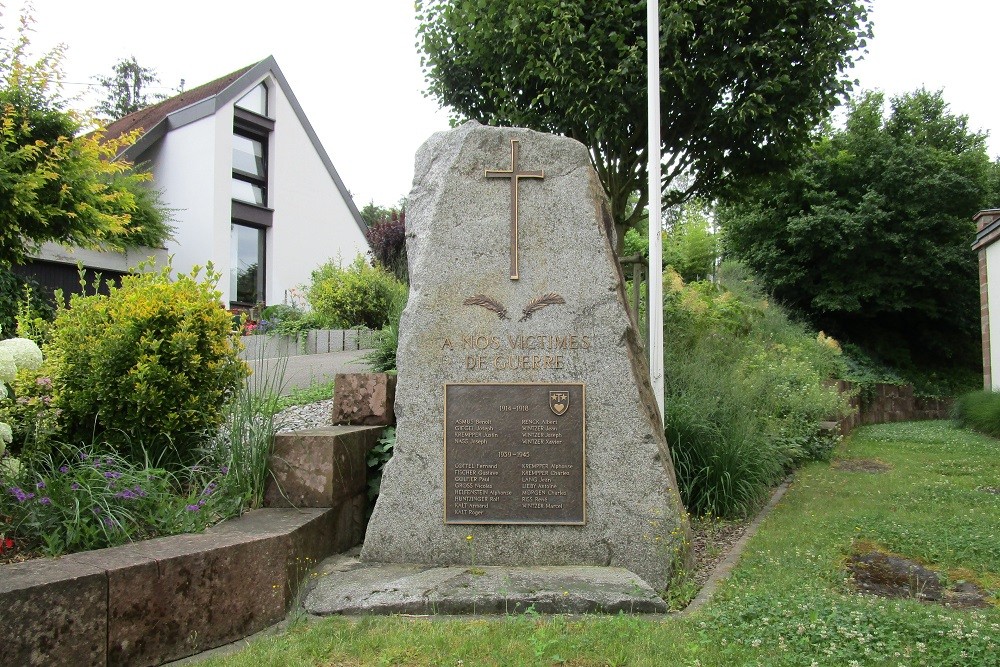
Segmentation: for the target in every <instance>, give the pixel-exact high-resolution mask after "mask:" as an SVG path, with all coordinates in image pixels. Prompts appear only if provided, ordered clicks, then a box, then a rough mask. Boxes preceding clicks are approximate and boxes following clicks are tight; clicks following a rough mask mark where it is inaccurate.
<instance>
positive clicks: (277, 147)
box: [40, 57, 368, 308]
mask: <svg viewBox="0 0 1000 667" xmlns="http://www.w3.org/2000/svg"><path fill="white" fill-rule="evenodd" d="M136 129H138V130H140V132H141V134H140V136H139V139H138V140H137V141H136V142H135V143H134V144H133V145H132V146H130V147H129V148H128V149H126V150H125V151H124V152H123V153H122V154H121V156H120V157H124V158H126V159H128V160H130V161H132V162H133V163H136V164H140V163H141V164H143V166H144V168H147V169H149V170H150V171H151V172H152V174H153V183H154V187H156V188H157V189H159V190H161V191H162V194H163V203H164V204H165V205H166V206H167V207H168V208H170V209H171V213H172V217H173V225H174V227H175V228H176V231H175V233H174V236H175V238H174V240H172V241H170V242H168V244H167V248H166V253H165V254H170V255H173V266H174V268H175V269H176V270H178V271H188V270H190V269H191V267H193V266H195V265H200V266H204V265H205V264H206V262H208V261H211V262H212V263H213V264H214V266H215V269H216V270H217V271H219V272H221V274H222V278H221V281H220V284H219V289H220V290H221V291H222V294H223V300H224V301H225V304H226V305H227V306H229V307H235V308H245V307H250V306H254V305H257V304H260V303H265V304H275V303H282V302H284V301H285V300H286V298H287V294H288V291H289V290H290V289H292V288H293V287H296V286H297V285H300V284H302V283H305V282H308V280H309V274H310V272H311V271H312V270H313V269H315V268H316V267H317V266H318V265H319V264H321V263H323V262H325V261H326V260H328V259H330V258H332V257H337V256H338V255H339V256H340V257H342V258H343V259H344V260H345V261H350V260H351V259H353V258H354V257H355V256H356V255H357V254H358V253H364V252H366V251H367V250H368V244H367V241H366V240H365V230H366V227H365V224H364V222H363V221H362V219H361V216H360V214H359V213H358V209H357V207H356V206H355V204H354V202H353V201H352V200H351V196H350V193H348V191H347V188H346V187H345V186H344V183H343V181H342V180H341V179H340V176H339V175H338V174H337V170H336V169H335V168H334V166H333V163H332V162H331V161H330V156H329V155H327V153H326V150H325V149H324V148H323V146H322V144H321V143H320V141H319V138H318V137H317V136H316V132H315V131H314V130H313V127H312V125H311V124H310V123H309V119H308V118H306V115H305V113H304V112H303V110H302V107H301V106H300V105H299V103H298V101H297V100H296V99H295V95H294V93H293V92H292V90H291V87H290V86H289V85H288V81H286V79H285V77H284V75H283V74H282V73H281V70H280V69H279V68H278V65H277V63H276V62H275V61H274V58H273V57H268V58H266V59H265V60H262V61H260V62H258V63H255V64H253V65H250V66H249V67H245V68H243V69H241V70H238V71H236V72H232V73H231V74H227V75H226V76H223V77H221V78H219V79H216V80H215V81H211V82H209V83H206V84H205V85H202V86H198V87H197V88H192V89H190V90H187V91H185V92H183V93H181V94H180V95H177V96H176V97H172V98H170V99H167V100H164V101H162V102H160V103H159V104H155V105H153V106H150V107H147V108H145V109H142V110H141V111H137V112H136V113H133V114H130V115H128V116H126V117H124V118H122V119H120V120H118V121H115V122H114V123H112V124H111V125H110V126H108V128H107V136H108V137H117V136H120V135H121V134H123V133H125V132H129V131H132V130H136ZM109 255H113V253H111V254H109ZM163 255H164V253H161V259H162V256H163ZM40 259H41V260H43V261H45V262H48V263H53V262H55V263H58V262H60V261H64V262H65V261H69V262H71V263H72V262H75V259H74V253H71V252H68V251H65V250H60V249H59V248H58V246H55V247H46V249H44V250H43V254H42V256H41V257H40ZM84 261H85V263H86V264H87V265H88V266H93V267H95V268H99V269H100V268H107V269H111V270H112V272H113V271H114V270H117V269H118V266H117V265H118V264H123V261H122V260H121V259H120V258H118V259H115V260H114V261H112V262H108V261H102V260H101V259H100V258H99V257H95V256H88V257H86V258H85V260H84ZM102 264H114V265H115V267H114V269H112V266H103V265H102ZM74 273H75V269H74Z"/></svg>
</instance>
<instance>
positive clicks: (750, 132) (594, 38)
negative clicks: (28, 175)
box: [416, 0, 870, 238]
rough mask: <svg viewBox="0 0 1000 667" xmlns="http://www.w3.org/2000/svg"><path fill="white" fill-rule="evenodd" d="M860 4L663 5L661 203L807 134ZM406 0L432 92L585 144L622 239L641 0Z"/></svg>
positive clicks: (634, 147)
mask: <svg viewBox="0 0 1000 667" xmlns="http://www.w3.org/2000/svg"><path fill="white" fill-rule="evenodd" d="M867 5H868V0H754V1H753V2H750V1H749V0H677V1H673V2H661V3H660V7H661V9H660V12H661V16H660V22H661V23H660V25H661V35H660V45H661V48H660V63H661V73H660V82H661V103H662V108H661V119H662V123H661V127H660V139H661V142H662V149H663V151H664V156H665V157H664V171H663V185H664V189H665V198H664V206H670V205H672V204H676V203H679V202H682V201H684V200H685V199H687V198H689V197H691V196H693V195H696V194H710V193H712V192H713V191H714V190H715V188H716V187H717V186H719V185H720V184H721V183H722V182H724V181H726V180H728V179H731V178H735V177H740V176H743V175H746V174H758V173H761V172H767V171H769V170H771V169H773V168H774V167H775V166H777V165H780V164H782V163H784V161H785V160H786V159H787V158H788V157H789V155H790V154H791V153H792V152H793V151H795V150H796V149H798V148H800V147H801V146H802V145H803V144H804V143H808V138H809V132H810V131H811V130H812V129H813V128H814V127H815V126H816V124H817V122H818V121H819V120H820V119H822V118H825V117H826V116H827V114H828V113H829V112H830V111H831V110H832V109H833V108H834V107H835V106H836V104H837V101H838V99H839V98H840V97H841V96H842V95H843V94H844V93H845V92H846V91H848V90H849V89H850V82H849V80H848V79H847V78H846V76H845V70H847V69H848V68H849V67H850V66H851V64H852V53H853V52H854V50H855V49H857V48H858V47H862V46H864V43H865V38H866V37H867V36H868V35H869V34H870V27H869V23H868V7H867ZM416 7H417V16H418V19H419V21H420V28H419V32H418V43H419V45H420V46H421V48H422V50H423V57H422V63H423V67H424V71H425V74H426V76H427V78H428V80H429V94H430V95H431V96H433V97H434V98H436V99H437V100H438V102H440V103H441V104H442V106H447V107H451V109H452V110H453V111H454V112H455V114H456V117H463V118H468V119H474V120H478V121H480V122H483V123H488V124H492V125H517V126H524V127H530V128H533V129H536V130H542V131H547V132H555V133H561V134H565V135H567V136H570V137H573V138H574V139H577V140H579V141H581V142H582V143H584V144H585V145H586V146H587V147H588V148H589V149H590V153H591V158H592V160H593V162H594V166H595V168H596V169H597V172H598V174H599V175H600V178H601V183H602V184H603V186H604V189H605V191H606V192H607V194H608V197H609V198H610V200H611V206H612V214H613V215H614V218H615V221H616V224H618V225H619V232H620V235H619V238H621V236H622V233H623V232H624V228H625V227H627V226H631V225H634V224H635V223H636V222H637V221H638V220H639V219H640V218H641V217H642V214H643V209H644V208H645V206H646V203H647V195H646V192H645V186H644V183H645V179H646V163H647V157H646V143H647V142H646V136H647V132H646V38H645V35H646V7H645V2H626V1H624V0H607V1H605V2H593V1H592V0H417V2H416ZM685 175H687V176H689V177H691V176H693V178H680V177H682V176H685ZM680 183H683V185H681V186H680V187H678V185H677V184H680ZM636 193H638V196H637V197H636V196H634V195H635V194H636ZM630 197H631V201H630Z"/></svg>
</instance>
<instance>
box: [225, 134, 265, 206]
mask: <svg viewBox="0 0 1000 667" xmlns="http://www.w3.org/2000/svg"><path fill="white" fill-rule="evenodd" d="M233 135H234V136H240V137H243V138H245V139H249V140H251V141H256V142H259V143H260V146H261V159H262V161H263V163H264V176H263V177H260V176H257V175H256V174H251V173H249V172H246V171H243V170H240V169H237V168H236V167H235V166H234V167H232V172H233V180H236V181H243V182H244V183H249V184H250V185H256V186H257V187H259V188H260V189H261V193H262V199H263V201H262V202H261V203H260V204H257V203H256V202H248V201H246V200H244V199H234V201H240V202H244V203H247V204H250V205H252V206H264V207H266V206H267V204H268V187H267V186H268V175H269V173H270V167H271V160H270V151H269V150H268V148H269V147H268V145H267V144H268V138H269V136H268V134H267V133H264V134H256V133H253V132H251V131H249V130H244V129H243V128H236V127H234V128H233Z"/></svg>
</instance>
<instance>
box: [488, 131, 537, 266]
mask: <svg viewBox="0 0 1000 667" xmlns="http://www.w3.org/2000/svg"><path fill="white" fill-rule="evenodd" d="M518 143H519V142H518V140H517V139H511V140H510V169H487V170H486V178H509V179H510V279H511V280H517V279H518V278H519V277H520V276H519V275H518V270H517V182H518V180H519V179H522V178H545V172H544V171H518V170H517V154H518Z"/></svg>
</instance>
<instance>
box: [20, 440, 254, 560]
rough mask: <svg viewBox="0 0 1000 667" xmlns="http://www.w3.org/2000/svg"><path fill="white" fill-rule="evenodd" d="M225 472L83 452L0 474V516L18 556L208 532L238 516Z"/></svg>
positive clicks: (61, 552)
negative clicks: (167, 466) (7, 525)
mask: <svg viewBox="0 0 1000 667" xmlns="http://www.w3.org/2000/svg"><path fill="white" fill-rule="evenodd" d="M227 473H228V470H226V469H219V468H212V469H208V468H201V467H198V466H193V467H192V468H189V469H187V470H186V471H184V472H183V473H182V474H174V473H170V472H168V471H166V470H163V469H162V468H148V467H146V466H143V465H135V464H133V463H130V462H129V461H128V460H126V459H124V458H122V457H119V456H114V455H110V454H102V453H98V452H96V451H95V450H93V449H88V448H81V449H78V450H76V451H75V452H74V453H73V455H72V457H71V458H70V459H68V460H65V461H62V462H61V463H60V462H58V461H57V460H55V459H50V460H49V461H48V462H47V464H46V465H37V466H36V467H34V468H33V469H30V470H29V469H22V470H20V472H16V473H11V472H10V471H8V470H6V469H5V468H0V516H6V517H10V525H11V527H12V529H13V532H12V533H10V534H7V535H5V536H0V537H2V538H3V539H12V540H16V541H17V545H18V548H19V550H21V551H27V552H40V553H43V554H45V555H48V556H57V555H59V554H64V553H72V552H76V551H83V550H87V549H99V548H103V547H109V546H115V545H118V544H123V543H125V542H129V541H135V540H139V539H146V538H149V537H154V536H158V535H171V534H176V533H183V532H192V531H198V530H202V529H204V528H205V527H206V526H208V525H210V524H212V523H215V522H217V521H219V520H220V519H222V518H225V517H226V516H230V515H233V514H238V513H239V508H240V505H239V501H238V500H234V499H233V498H232V495H231V494H227V493H224V492H223V487H224V486H225V485H226V484H227V479H228V478H227Z"/></svg>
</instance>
